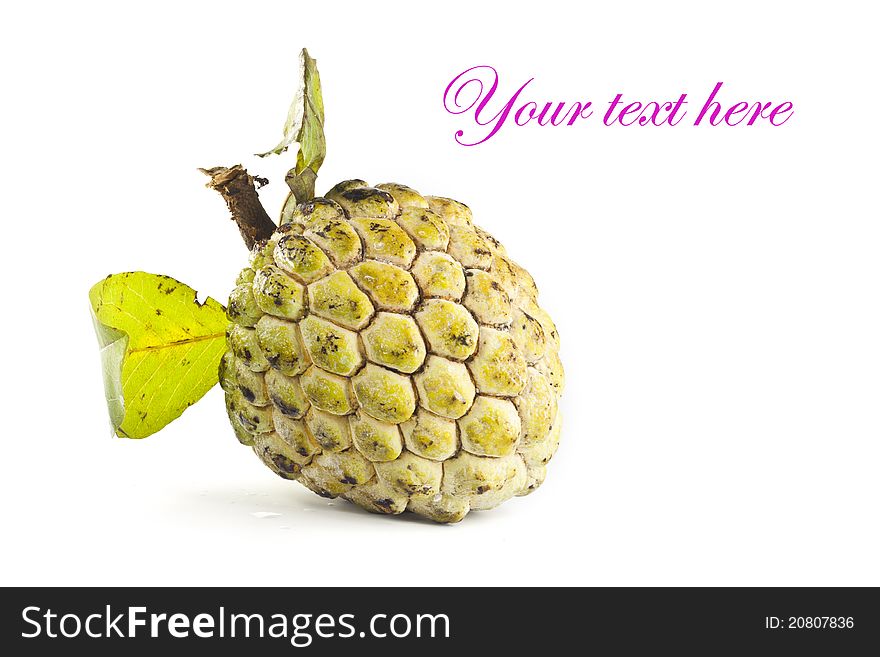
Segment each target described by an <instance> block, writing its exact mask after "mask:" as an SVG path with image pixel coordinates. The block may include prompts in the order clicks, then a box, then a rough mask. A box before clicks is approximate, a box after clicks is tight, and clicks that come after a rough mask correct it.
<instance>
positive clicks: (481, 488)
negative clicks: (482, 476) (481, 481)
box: [477, 486, 489, 495]
mask: <svg viewBox="0 0 880 657" xmlns="http://www.w3.org/2000/svg"><path fill="white" fill-rule="evenodd" d="M487 490H489V489H488V488H486V487H485V486H477V495H482V494H483V493H485V492H486V491H487Z"/></svg>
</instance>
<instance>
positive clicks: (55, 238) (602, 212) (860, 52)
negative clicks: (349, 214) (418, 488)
mask: <svg viewBox="0 0 880 657" xmlns="http://www.w3.org/2000/svg"><path fill="white" fill-rule="evenodd" d="M304 4H305V3H293V2H289V3H277V4H276V3H256V2H255V3H242V2H234V3H233V2H229V3H226V2H219V1H215V2H210V3H208V2H175V3H169V4H159V3H146V4H142V5H139V6H138V7H137V8H134V7H133V6H128V5H126V4H122V3H106V4H97V3H39V2H29V3H17V4H15V5H14V6H10V7H7V8H6V9H5V11H4V14H5V15H4V18H3V21H2V25H0V55H2V58H0V61H2V62H3V64H2V67H3V91H2V95H3V101H2V117H3V118H2V126H0V130H2V132H3V139H2V157H0V167H2V180H3V187H2V189H3V194H4V203H3V207H2V225H3V233H2V234H3V239H2V249H3V257H2V267H3V280H4V286H3V295H2V298H3V309H4V320H3V323H2V331H3V345H4V349H3V360H2V363H3V365H2V375H0V376H2V381H3V384H2V385H3V400H4V404H3V409H2V416H3V424H2V426H3V442H4V450H3V457H2V459H0V470H2V476H0V500H2V502H0V503H2V516H0V523H2V530H0V533H2V541H0V552H2V559H0V583H2V584H6V585H9V584H21V585H36V584H119V585H136V584H217V585H221V584H279V585H282V584H283V585H307V584H312V585H336V584H355V585H376V584H404V585H429V584H475V585H489V584H529V585H532V584H581V585H599V584H605V585H637V584H641V585H645V584H647V585H655V584H671V585H686V584H696V585H708V584H727V585H746V584H750V585H762V584H763V585H783V584H788V585H807V584H817V585H831V584H836V585H860V584H873V585H878V584H880V565H878V559H877V555H878V553H880V530H878V501H880V478H878V469H880V444H878V437H880V412H878V409H880V406H878V400H880V307H878V286H880V258H878V247H880V229H878V219H880V213H878V201H877V196H878V188H877V181H878V165H877V151H878V146H880V144H878V129H877V125H878V123H877V119H876V111H877V108H878V100H880V99H878V93H877V85H876V84H875V83H874V80H875V78H876V70H875V64H876V62H877V61H880V58H878V46H877V39H876V34H875V27H876V22H875V21H874V20H872V19H871V17H870V16H869V15H868V13H869V12H868V8H869V7H870V6H871V3H867V2H866V3H863V4H862V3H855V2H842V3H836V4H835V5H834V9H833V10H831V9H825V8H823V6H822V5H819V4H815V5H814V4H811V3H805V2H785V3H767V2H738V3H735V4H729V3H725V4H724V5H720V6H719V7H718V8H717V9H710V8H708V6H707V4H706V3H703V2H694V3H681V2H663V3H633V2H628V3H623V4H620V5H619V7H618V8H613V7H612V5H614V6H617V3H597V4H595V5H593V4H590V5H587V3H545V4H544V5H541V4H540V3H538V4H536V3H534V2H529V3H527V4H523V5H521V6H517V5H514V4H513V3H498V4H496V5H492V6H485V7H484V6H483V4H482V3H479V4H478V3H475V2H466V3H456V2H444V3H442V4H431V5H428V4H427V3H400V4H391V3H383V2H378V1H376V2H369V3H345V4H343V3H330V2H315V3H310V4H311V5H313V6H314V7H313V8H305V7H303V6H302V5H304ZM348 4H350V5H356V6H355V7H348V6H346V5H348ZM303 46H307V47H308V48H309V49H310V52H311V54H312V55H313V56H314V57H316V58H317V59H318V61H319V66H320V71H321V74H322V80H323V84H324V98H325V102H326V105H327V134H328V143H329V156H328V158H327V161H326V164H325V166H324V168H323V169H322V171H321V176H320V179H319V183H318V189H319V191H323V190H326V189H327V188H328V187H329V186H330V185H331V184H333V183H335V182H337V181H338V180H341V179H344V178H350V177H362V178H365V179H366V180H368V181H371V182H373V183H378V182H384V181H399V182H404V183H407V184H409V185H411V186H413V187H415V188H417V189H419V190H421V191H422V192H423V193H433V194H438V195H449V196H453V197H455V198H458V199H460V200H462V201H464V202H466V203H468V204H469V205H470V206H471V207H472V208H473V210H474V214H475V216H476V220H477V223H478V224H480V225H482V226H483V227H485V228H486V229H488V230H489V231H490V232H492V233H494V234H495V235H496V236H498V237H499V238H501V239H502V240H503V241H504V242H505V244H506V245H507V247H508V251H509V252H511V253H512V255H513V256H514V257H515V258H516V259H517V260H519V261H521V262H522V263H523V264H525V265H526V266H527V267H528V268H529V270H530V271H531V272H532V273H533V274H534V276H535V278H536V279H537V281H538V284H539V286H540V288H541V290H542V293H541V300H542V305H544V306H545V307H546V308H547V309H549V310H550V312H551V313H552V314H553V316H554V318H555V319H556V321H557V324H558V326H559V329H560V332H561V335H562V339H563V351H562V356H563V360H564V363H565V366H566V370H567V375H568V387H567V391H566V395H565V399H564V404H563V410H564V411H565V413H566V426H565V431H564V434H563V442H562V446H561V448H560V450H559V452H558V454H557V457H556V458H555V459H554V461H553V462H552V464H551V466H550V468H549V477H548V479H547V482H546V484H545V485H544V486H543V487H542V488H541V489H540V490H539V491H538V492H537V493H535V494H534V495H532V496H530V497H528V498H524V499H517V500H513V501H511V502H509V503H507V504H505V505H504V506H502V507H501V508H499V509H497V510H495V511H491V512H486V513H474V514H472V515H471V516H469V517H468V518H467V519H466V520H465V521H464V522H462V523H460V524H459V525H456V526H439V525H434V524H430V523H426V522H421V521H417V520H415V519H414V518H413V517H402V518H383V517H377V516H372V515H368V514H366V513H364V512H361V511H359V510H357V509H356V508H354V507H352V506H351V505H348V504H347V503H345V502H343V501H337V502H335V503H332V504H330V503H328V502H327V500H323V499H321V498H319V497H317V496H315V495H313V494H311V493H310V492H308V491H307V490H305V489H304V488H303V487H301V486H299V485H298V484H295V483H291V482H286V481H283V480H281V479H278V478H276V477H274V476H273V475H272V474H271V473H270V472H269V471H268V470H267V469H266V468H264V467H263V466H262V465H261V464H260V463H259V462H258V461H257V459H256V458H255V457H254V456H253V454H251V453H250V452H249V451H248V450H247V449H245V448H243V447H241V446H240V445H239V444H238V443H237V442H236V440H235V438H234V436H233V434H232V431H231V430H230V428H229V427H228V425H227V421H226V417H225V413H224V409H223V403H222V395H221V391H220V390H219V389H218V388H215V389H214V390H212V391H211V392H210V393H209V394H208V395H207V396H206V397H205V398H204V400H203V401H202V402H201V403H199V404H198V405H197V406H196V407H194V408H193V409H191V410H189V411H187V412H186V413H185V414H184V415H183V417H182V418H181V419H179V420H178V421H176V422H174V423H173V424H172V425H170V426H168V427H167V428H166V429H164V430H163V431H162V432H161V433H160V434H157V435H155V436H153V437H151V438H149V439H147V440H145V441H129V440H120V439H114V438H112V437H111V434H110V430H109V428H108V423H107V417H106V411H105V407H104V401H103V391H102V387H101V374H100V364H99V358H98V350H97V345H96V341H95V338H94V336H93V333H92V327H91V323H90V319H89V314H88V306H87V292H88V289H89V287H90V286H91V284H92V283H94V282H95V281H97V280H99V279H100V278H102V277H103V276H105V275H107V274H108V273H111V272H118V271H128V270H136V269H143V270H147V271H152V272H157V273H166V274H170V275H173V276H174V277H176V278H178V279H180V280H182V281H184V282H186V283H188V284H190V285H192V286H193V287H195V288H197V289H198V290H199V291H200V292H201V293H203V294H206V295H208V294H209V295H211V296H214V297H215V298H217V299H219V300H221V301H225V298H226V294H227V293H228V291H229V289H230V288H231V285H232V282H233V279H234V278H235V275H236V273H237V270H238V269H239V268H240V266H241V265H242V263H243V262H244V261H245V258H246V253H245V251H244V248H243V246H242V244H241V242H240V239H239V237H238V234H237V231H236V229H235V227H234V225H233V224H232V223H230V222H229V221H228V220H227V219H226V211H225V207H224V205H223V202H222V200H221V199H220V197H219V196H218V195H216V194H215V193H213V192H210V191H208V190H206V189H204V187H203V185H204V182H205V179H204V178H203V176H202V175H201V174H199V173H198V172H197V171H196V167H199V166H212V165H217V164H233V163H235V162H238V161H241V162H243V163H244V164H246V165H247V166H249V167H250V168H251V170H252V171H253V172H254V173H261V174H264V175H267V176H268V177H269V178H270V179H272V181H273V182H272V184H271V185H270V186H269V187H268V188H266V189H265V190H264V192H263V194H262V196H263V198H264V201H265V204H266V205H267V207H268V208H270V211H271V213H272V214H275V213H276V212H277V210H278V208H279V204H280V202H281V199H282V197H283V194H284V185H283V182H282V177H283V171H284V170H286V168H287V167H288V166H290V163H291V162H290V160H289V159H279V160H275V161H268V160H267V161H255V160H254V158H251V157H250V154H251V153H253V152H255V151H257V150H265V149H267V148H269V147H271V146H273V145H274V144H275V143H276V141H277V139H278V137H279V136H280V129H281V124H282V122H283V119H284V117H285V114H286V111H287V105H288V102H289V100H290V97H291V94H292V91H293V86H294V76H295V72H296V57H297V52H298V51H299V49H300V48H301V47H303ZM477 64H492V65H493V66H495V68H497V69H498V71H499V72H500V74H501V87H502V90H508V91H510V90H512V89H513V88H515V87H514V85H516V87H518V86H519V85H520V84H522V83H523V82H524V81H525V80H526V79H528V78H530V77H534V78H535V82H533V83H532V85H531V87H530V88H529V92H530V93H529V94H527V95H529V96H530V98H531V99H534V100H540V101H544V100H554V101H558V100H585V99H591V100H593V101H594V102H595V103H597V105H601V104H602V103H607V101H608V100H610V99H611V98H612V97H613V96H614V95H615V94H616V93H618V92H623V93H625V94H627V97H629V98H633V99H637V98H638V99H642V100H651V99H662V100H666V99H674V98H677V97H678V95H679V94H680V93H683V92H687V93H688V94H689V99H690V100H691V101H692V102H693V104H697V101H698V100H701V99H702V98H704V97H705V95H706V94H708V92H709V91H710V90H711V88H712V87H713V85H714V84H715V82H717V81H724V89H723V92H722V95H721V99H722V100H723V101H725V102H726V104H732V103H734V102H736V101H738V100H749V101H755V100H773V101H776V102H782V101H784V100H791V101H792V102H793V103H794V104H795V114H794V116H793V118H792V119H791V120H790V121H789V122H788V123H786V124H785V125H784V126H783V127H781V128H767V127H758V126H756V127H752V128H748V127H745V126H740V127H737V128H723V127H719V128H694V127H692V126H689V125H687V124H688V122H689V120H688V118H686V119H685V120H684V121H683V122H682V124H681V125H679V126H678V127H676V128H673V129H670V128H638V127H630V128H624V129H621V128H614V129H612V128H605V127H602V126H601V125H600V124H599V122H598V117H593V119H591V120H590V121H589V122H587V123H583V124H579V125H577V126H575V127H572V128H550V127H545V128H540V127H537V126H529V127H526V128H516V127H505V128H504V129H502V130H501V132H500V133H499V134H498V135H497V136H496V137H495V138H493V139H492V140H491V141H490V142H489V143H487V144H484V145H482V146H478V147H475V148H463V147H461V146H459V145H457V144H456V143H455V141H454V140H453V134H454V132H455V131H456V130H457V129H459V128H467V127H468V124H467V123H465V122H464V121H465V119H464V118H463V117H453V116H451V115H449V114H447V113H446V112H445V111H444V109H443V107H442V93H443V90H444V88H445V86H446V84H447V83H448V82H449V80H451V79H452V77H453V76H454V75H456V74H457V73H459V72H460V71H462V70H464V69H465V68H467V67H470V66H474V65H477ZM694 113H695V110H694V109H692V110H691V111H690V112H689V114H688V117H689V118H690V119H693V116H694ZM259 512H273V513H278V514H280V515H278V516H273V517H270V518H262V519H260V518H257V517H255V516H254V515H253V514H254V513H259Z"/></svg>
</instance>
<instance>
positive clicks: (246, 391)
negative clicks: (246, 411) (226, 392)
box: [238, 384, 257, 404]
mask: <svg viewBox="0 0 880 657" xmlns="http://www.w3.org/2000/svg"><path fill="white" fill-rule="evenodd" d="M238 389H239V390H240V391H241V394H242V396H243V397H244V398H245V399H247V400H248V401H249V402H250V403H252V404H253V403H254V400H255V399H256V398H257V396H256V395H255V394H254V391H253V390H251V389H250V388H246V387H245V386H243V385H241V384H239V386H238Z"/></svg>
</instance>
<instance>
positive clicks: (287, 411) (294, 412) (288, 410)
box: [271, 395, 306, 456]
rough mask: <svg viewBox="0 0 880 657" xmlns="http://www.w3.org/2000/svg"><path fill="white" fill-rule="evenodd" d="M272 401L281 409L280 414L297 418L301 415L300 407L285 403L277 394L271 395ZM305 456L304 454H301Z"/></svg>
mask: <svg viewBox="0 0 880 657" xmlns="http://www.w3.org/2000/svg"><path fill="white" fill-rule="evenodd" d="M271 399H272V403H273V404H274V405H275V407H276V408H277V409H278V410H279V411H281V413H282V415H287V416H288V417H294V418H298V417H301V416H302V414H303V412H302V409H300V408H297V407H296V406H291V405H290V404H286V403H285V402H284V400H283V399H281V398H280V397H278V396H277V395H272V396H271ZM303 456H306V454H303Z"/></svg>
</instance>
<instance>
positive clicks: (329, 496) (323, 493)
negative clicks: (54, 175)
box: [315, 489, 333, 500]
mask: <svg viewBox="0 0 880 657" xmlns="http://www.w3.org/2000/svg"><path fill="white" fill-rule="evenodd" d="M315 492H316V493H317V494H318V495H319V496H321V497H325V498H327V499H328V500H332V499H333V494H332V493H328V492H327V491H326V490H323V489H321V490H317V491H315Z"/></svg>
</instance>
